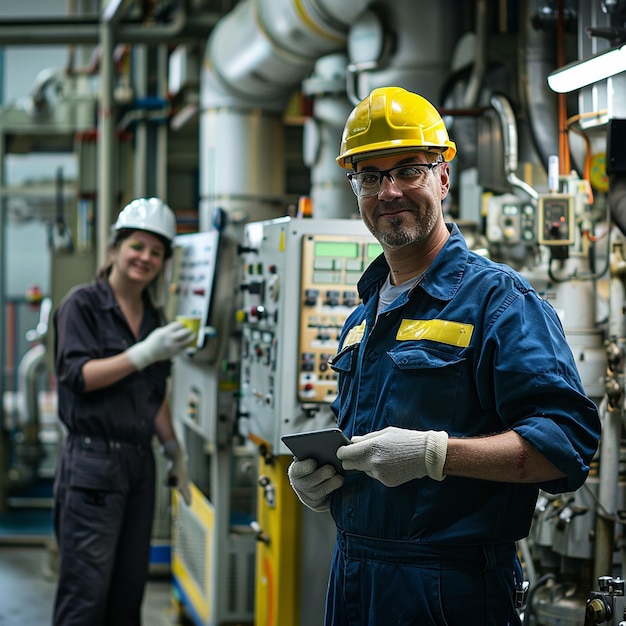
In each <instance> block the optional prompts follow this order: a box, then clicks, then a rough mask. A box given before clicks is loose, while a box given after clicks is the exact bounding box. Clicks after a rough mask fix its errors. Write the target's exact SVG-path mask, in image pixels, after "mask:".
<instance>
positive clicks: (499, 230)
mask: <svg viewBox="0 0 626 626" xmlns="http://www.w3.org/2000/svg"><path fill="white" fill-rule="evenodd" d="M486 234H487V239H488V240H489V241H490V242H492V243H503V244H518V243H520V242H521V243H524V244H527V245H534V244H535V243H536V242H537V223H536V211H535V208H534V207H533V205H532V204H530V202H523V201H522V200H520V199H519V198H518V197H517V196H515V195H513V194H503V195H500V196H491V197H490V198H489V199H488V201H487V231H486Z"/></svg>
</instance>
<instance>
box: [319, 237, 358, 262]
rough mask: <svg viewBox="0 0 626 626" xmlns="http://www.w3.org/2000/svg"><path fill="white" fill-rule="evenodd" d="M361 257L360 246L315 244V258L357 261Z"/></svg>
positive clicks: (346, 243) (324, 242)
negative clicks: (339, 258)
mask: <svg viewBox="0 0 626 626" xmlns="http://www.w3.org/2000/svg"><path fill="white" fill-rule="evenodd" d="M358 255H359V244H357V243H352V242H350V241H346V242H341V241H340V242H335V241H317V242H315V256H327V257H328V256H330V257H341V258H345V259H356V258H357V256H358Z"/></svg>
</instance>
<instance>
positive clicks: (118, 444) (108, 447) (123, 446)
mask: <svg viewBox="0 0 626 626" xmlns="http://www.w3.org/2000/svg"><path fill="white" fill-rule="evenodd" d="M68 441H71V442H73V443H74V445H77V446H78V447H79V448H80V449H81V450H91V451H93V452H107V453H108V452H114V451H116V450H119V451H131V450H132V451H135V452H147V451H148V450H150V449H151V445H150V444H146V443H131V442H130V441H120V440H117V439H107V438H106V437H99V436H97V435H81V434H77V433H70V434H69V435H68Z"/></svg>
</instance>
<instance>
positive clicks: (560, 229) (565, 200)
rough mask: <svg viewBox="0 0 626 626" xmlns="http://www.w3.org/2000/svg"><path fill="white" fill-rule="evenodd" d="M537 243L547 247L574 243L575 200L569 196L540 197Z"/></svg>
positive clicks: (548, 195)
mask: <svg viewBox="0 0 626 626" xmlns="http://www.w3.org/2000/svg"><path fill="white" fill-rule="evenodd" d="M537 213H538V215H537V224H538V228H539V231H538V237H537V241H538V242H539V243H540V244H543V245H546V246H569V245H572V244H573V243H574V198H573V197H572V196H570V195H568V194H561V193H555V194H545V195H541V196H539V201H538V207H537Z"/></svg>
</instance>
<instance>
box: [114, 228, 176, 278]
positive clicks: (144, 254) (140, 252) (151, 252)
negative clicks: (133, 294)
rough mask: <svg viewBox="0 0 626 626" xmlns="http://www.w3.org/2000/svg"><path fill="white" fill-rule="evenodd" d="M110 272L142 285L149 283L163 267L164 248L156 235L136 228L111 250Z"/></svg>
mask: <svg viewBox="0 0 626 626" xmlns="http://www.w3.org/2000/svg"><path fill="white" fill-rule="evenodd" d="M112 254H113V259H112V260H113V268H112V272H117V273H119V274H120V276H122V277H124V278H125V279H126V280H129V281H131V282H136V283H141V284H142V285H143V286H145V285H148V284H149V283H151V282H152V281H153V280H154V279H155V278H156V277H157V276H158V275H159V272H160V271H161V269H162V268H163V263H164V259H165V248H164V247H163V244H162V243H161V241H160V240H159V238H158V237H155V236H154V235H151V234H150V233H148V232H146V231H143V230H136V231H134V232H133V233H131V234H130V236H128V237H126V239H123V240H122V241H121V242H120V244H119V246H118V247H117V248H116V250H114V251H113V253H112Z"/></svg>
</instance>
